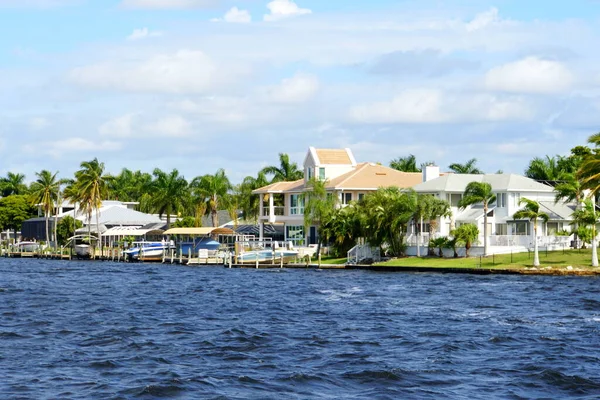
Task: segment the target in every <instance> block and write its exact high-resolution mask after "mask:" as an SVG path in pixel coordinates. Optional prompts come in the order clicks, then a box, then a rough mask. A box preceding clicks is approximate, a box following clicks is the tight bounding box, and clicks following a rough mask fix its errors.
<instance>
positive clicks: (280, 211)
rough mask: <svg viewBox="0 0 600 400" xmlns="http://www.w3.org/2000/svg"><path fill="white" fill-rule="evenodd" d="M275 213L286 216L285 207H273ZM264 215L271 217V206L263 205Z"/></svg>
mask: <svg viewBox="0 0 600 400" xmlns="http://www.w3.org/2000/svg"><path fill="white" fill-rule="evenodd" d="M273 215H275V216H279V217H281V216H284V215H285V207H273ZM261 216H263V217H269V216H270V213H269V207H263V209H262V214H261Z"/></svg>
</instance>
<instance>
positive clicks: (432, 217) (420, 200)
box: [413, 194, 452, 257]
mask: <svg viewBox="0 0 600 400" xmlns="http://www.w3.org/2000/svg"><path fill="white" fill-rule="evenodd" d="M451 215H452V210H451V207H450V204H449V203H448V202H447V201H446V200H442V199H438V198H437V197H435V196H431V195H428V194H419V195H418V196H417V206H416V209H415V214H414V215H413V221H414V222H415V223H417V224H418V223H420V224H421V225H422V222H423V220H425V221H427V222H429V237H430V238H433V234H434V232H435V231H436V230H437V224H438V219H439V218H441V217H449V216H451ZM418 231H419V236H418V238H419V239H420V238H421V235H422V234H423V233H422V232H421V229H419V230H418ZM420 243H421V241H420V240H418V244H417V257H419V256H420V255H421V254H420V252H421V250H420V246H419V244H420ZM429 249H430V255H432V254H433V248H431V247H430V248H429Z"/></svg>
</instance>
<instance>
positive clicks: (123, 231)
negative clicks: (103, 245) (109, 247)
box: [102, 226, 150, 236]
mask: <svg viewBox="0 0 600 400" xmlns="http://www.w3.org/2000/svg"><path fill="white" fill-rule="evenodd" d="M148 232H150V229H141V227H139V226H137V227H136V226H115V227H112V228H110V229H109V230H107V231H106V232H104V233H103V234H102V236H144V235H145V234H147V233H148Z"/></svg>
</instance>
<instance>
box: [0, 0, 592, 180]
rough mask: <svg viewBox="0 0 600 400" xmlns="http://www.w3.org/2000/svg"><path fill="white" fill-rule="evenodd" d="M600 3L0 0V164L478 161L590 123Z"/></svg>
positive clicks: (237, 171)
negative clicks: (310, 156)
mask: <svg viewBox="0 0 600 400" xmlns="http://www.w3.org/2000/svg"><path fill="white" fill-rule="evenodd" d="M599 22H600V1H594V0H573V1H569V2H566V1H551V2H548V1H541V0H528V1H514V0H496V1H487V0H456V1H442V0H437V1H434V0H420V1H409V0H406V1H398V0H371V1H368V2H366V1H347V0H328V1H316V0H295V1H291V0H94V1H91V0H0V93H1V95H0V120H1V121H2V124H0V157H1V159H2V161H3V162H2V163H0V175H4V174H6V172H8V171H13V172H21V173H24V174H26V175H27V177H28V179H29V180H32V179H34V174H35V172H36V171H40V170H41V169H49V170H52V171H60V174H61V175H62V176H70V175H71V174H72V173H73V172H74V171H75V170H76V169H77V168H78V165H79V163H80V162H81V161H83V160H89V159H91V158H93V157H98V158H99V159H100V160H101V161H103V162H105V164H106V167H107V169H108V171H109V172H112V173H117V172H118V171H119V170H120V169H121V168H123V167H127V168H130V169H141V170H144V171H148V172H151V171H152V169H153V168H154V167H159V168H162V169H165V170H171V169H173V168H177V169H179V170H180V172H182V173H183V174H184V175H185V176H186V178H189V179H191V178H193V177H195V176H198V175H202V174H205V173H214V172H215V171H216V170H217V169H218V168H220V167H224V168H225V169H226V171H227V173H228V175H229V176H230V177H231V179H232V180H233V181H234V182H239V181H240V180H241V179H243V177H244V176H246V175H254V174H256V172H257V171H258V170H259V169H260V168H262V167H263V166H265V165H269V164H273V163H276V161H277V154H278V153H279V152H285V153H289V154H290V156H291V157H292V159H293V160H294V161H296V162H298V163H301V162H302V160H303V157H304V155H305V153H306V151H307V148H308V147H309V146H316V147H323V148H337V147H350V148H351V149H352V150H353V152H354V153H355V156H356V158H357V159H358V161H372V162H381V163H384V164H387V163H389V161H390V160H391V159H393V158H396V157H400V156H405V155H408V154H415V155H416V156H417V159H418V160H419V161H422V162H425V161H435V162H436V163H437V164H438V165H440V167H441V168H442V169H445V168H447V166H448V165H449V164H450V163H453V162H465V161H467V160H468V159H470V158H473V157H475V158H477V159H478V165H479V166H480V167H481V168H482V169H483V170H485V171H487V172H495V171H497V170H503V171H505V172H515V173H522V172H523V170H524V169H525V167H526V165H527V163H528V161H529V160H530V159H531V158H533V157H535V156H544V155H546V154H550V155H554V154H567V153H568V151H569V149H570V148H571V147H574V146H576V145H579V144H583V143H584V142H585V141H586V138H587V137H588V136H589V135H591V134H593V133H596V132H598V131H599V130H600V129H599V127H600V67H599V65H600V62H599V61H600V60H599V58H600V57H599V56H598V55H597V51H596V48H597V43H599V39H600V29H599V28H598V27H599V26H600V24H599Z"/></svg>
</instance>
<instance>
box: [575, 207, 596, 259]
mask: <svg viewBox="0 0 600 400" xmlns="http://www.w3.org/2000/svg"><path fill="white" fill-rule="evenodd" d="M573 222H574V223H577V224H578V225H583V226H585V227H590V228H591V230H592V267H597V266H598V251H597V248H596V224H597V223H598V214H597V213H596V205H595V204H594V201H593V200H591V199H587V200H585V201H584V202H583V207H582V208H581V209H579V210H575V211H574V212H573Z"/></svg>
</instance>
